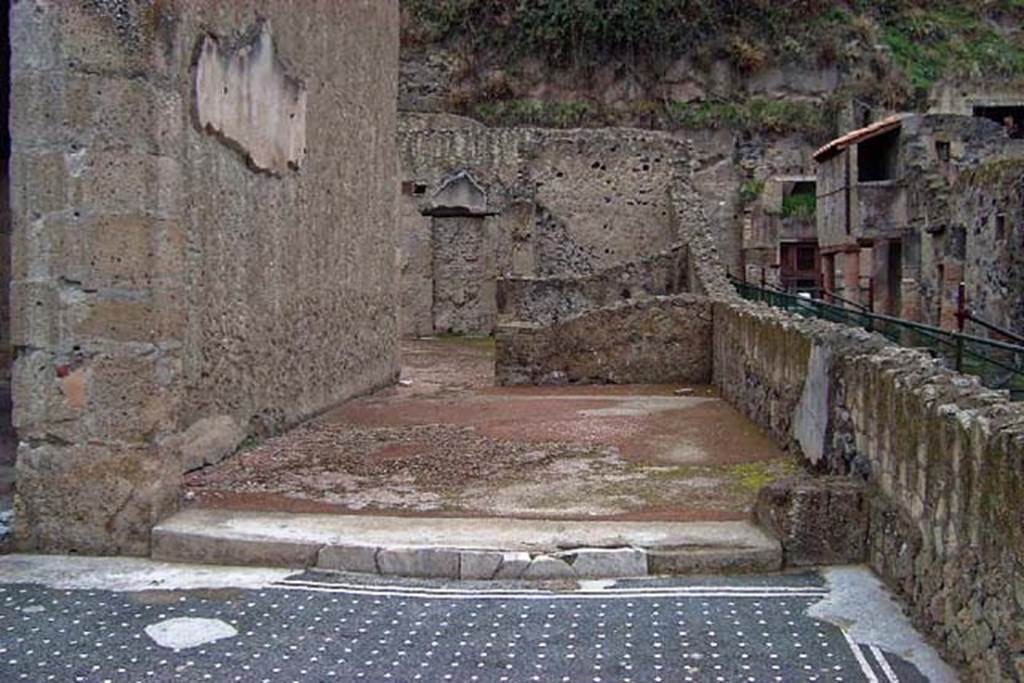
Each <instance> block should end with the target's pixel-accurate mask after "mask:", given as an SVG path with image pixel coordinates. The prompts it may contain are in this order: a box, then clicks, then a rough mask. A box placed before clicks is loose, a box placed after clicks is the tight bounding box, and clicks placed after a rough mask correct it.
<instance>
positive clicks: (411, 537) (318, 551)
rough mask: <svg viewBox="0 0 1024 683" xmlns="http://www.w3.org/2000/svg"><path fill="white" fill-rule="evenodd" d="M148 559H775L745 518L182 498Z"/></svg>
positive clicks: (381, 566)
mask: <svg viewBox="0 0 1024 683" xmlns="http://www.w3.org/2000/svg"><path fill="white" fill-rule="evenodd" d="M152 555H153V559H155V560H163V561H171V562H198V563H206V564H224V565H255V566H265V567H295V568H300V567H315V568H318V569H328V570H338V571H349V572H362V573H368V574H381V575H385V576H403V577H415V578H446V579H471V580H488V579H499V580H504V579H509V580H512V579H564V578H569V579H574V578H581V579H582V578H585V579H597V578H616V577H631V576H648V575H671V574H696V573H719V572H735V573H742V572H768V571H777V570H779V569H780V568H781V566H782V550H781V548H780V546H779V543H778V541H776V540H775V539H773V538H771V537H770V536H768V535H767V534H765V533H764V532H763V531H761V530H760V529H758V528H757V527H755V526H754V525H752V524H749V523H747V522H580V521H558V520H526V519H508V518H464V517H387V516H369V515H366V516H364V515H330V514H292V513H281V512H245V511H234V510H217V509H193V510H185V511H183V512H180V513H178V514H176V515H174V516H173V517H170V518H169V519H167V520H165V521H163V522H161V523H160V524H159V525H157V526H156V527H155V528H154V529H153V545H152Z"/></svg>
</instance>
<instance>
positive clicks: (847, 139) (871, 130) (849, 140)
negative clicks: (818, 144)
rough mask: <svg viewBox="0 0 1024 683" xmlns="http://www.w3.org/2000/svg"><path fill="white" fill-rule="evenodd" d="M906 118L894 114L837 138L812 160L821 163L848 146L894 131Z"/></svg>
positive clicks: (820, 150) (902, 115)
mask: <svg viewBox="0 0 1024 683" xmlns="http://www.w3.org/2000/svg"><path fill="white" fill-rule="evenodd" d="M906 117H907V115H906V114H896V115H894V116H890V117H888V118H885V119H882V120H881V121H878V122H876V123H872V124H871V125H870V126H865V127H864V128H858V129H857V130H854V131H851V132H849V133H847V134H846V135H843V136H842V137H838V138H836V139H835V140H833V141H832V142H830V143H828V144H827V145H825V146H824V147H822V148H821V149H819V150H818V151H817V152H815V153H814V160H815V161H823V160H824V159H826V158H827V157H830V156H832V155H834V154H836V153H837V152H840V151H842V150H844V149H846V148H847V147H849V146H850V145H855V144H857V143H858V142H863V141H864V140H867V139H869V138H873V137H875V136H876V135H881V134H883V133H888V132H889V131H891V130H895V129H896V128H899V127H900V125H901V124H902V123H903V119H905V118H906Z"/></svg>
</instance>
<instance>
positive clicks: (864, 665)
mask: <svg viewBox="0 0 1024 683" xmlns="http://www.w3.org/2000/svg"><path fill="white" fill-rule="evenodd" d="M839 630H840V631H842V632H843V637H844V638H846V642H847V643H849V645H850V649H851V650H853V656H854V657H856V658H857V664H859V665H860V670H861V671H862V672H863V673H864V677H865V678H866V679H867V681H868V683H878V677H877V676H875V670H874V669H872V668H871V664H869V663H868V660H867V657H865V656H864V652H863V651H862V650H861V649H860V645H858V644H857V642H856V641H855V640H854V639H853V636H851V635H850V632H849V631H847V630H846V629H845V628H840V629H839Z"/></svg>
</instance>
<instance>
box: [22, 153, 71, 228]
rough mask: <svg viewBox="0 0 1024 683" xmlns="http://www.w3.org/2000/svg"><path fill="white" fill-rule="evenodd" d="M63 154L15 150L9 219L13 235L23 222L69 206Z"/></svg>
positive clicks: (69, 199) (68, 190) (66, 174)
mask: <svg viewBox="0 0 1024 683" xmlns="http://www.w3.org/2000/svg"><path fill="white" fill-rule="evenodd" d="M69 193H70V186H69V177H68V169H67V165H66V162H65V154H64V153H63V152H54V151H27V150H20V149H16V150H15V152H14V154H13V156H12V157H11V216H12V219H13V222H14V232H15V236H17V233H18V232H19V231H20V230H22V229H23V227H24V224H25V222H26V221H29V220H35V219H37V218H40V217H42V216H45V215H46V214H49V213H52V212H55V211H61V210H63V209H66V208H68V207H69V206H70V204H71V198H70V196H69Z"/></svg>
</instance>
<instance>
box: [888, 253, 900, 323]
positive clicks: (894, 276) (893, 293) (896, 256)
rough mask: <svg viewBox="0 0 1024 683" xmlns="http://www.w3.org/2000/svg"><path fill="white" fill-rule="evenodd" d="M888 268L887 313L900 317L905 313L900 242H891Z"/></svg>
mask: <svg viewBox="0 0 1024 683" xmlns="http://www.w3.org/2000/svg"><path fill="white" fill-rule="evenodd" d="M886 268H887V272H886V283H887V285H888V288H889V291H888V292H886V301H887V303H888V310H887V311H886V313H888V314H889V315H894V316H897V317H899V316H900V314H901V312H902V311H903V301H902V298H903V244H902V243H901V242H900V241H899V240H893V241H891V242H889V253H888V254H887V258H886Z"/></svg>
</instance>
